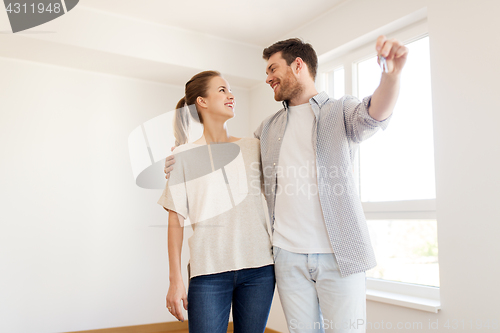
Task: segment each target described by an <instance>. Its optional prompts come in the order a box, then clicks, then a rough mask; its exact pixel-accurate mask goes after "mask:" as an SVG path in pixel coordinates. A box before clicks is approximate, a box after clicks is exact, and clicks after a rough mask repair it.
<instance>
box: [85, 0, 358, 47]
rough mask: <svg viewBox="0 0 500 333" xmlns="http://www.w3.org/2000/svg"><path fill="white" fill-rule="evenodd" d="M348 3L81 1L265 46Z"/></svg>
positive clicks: (291, 0) (324, 0) (314, 0)
mask: <svg viewBox="0 0 500 333" xmlns="http://www.w3.org/2000/svg"><path fill="white" fill-rule="evenodd" d="M346 1H348V0H307V1H304V0H286V1H283V0H252V1H248V0H209V1H206V0H194V1H193V0H191V1H190V0H187V1H182V0H140V1H139V0H82V1H80V3H79V4H78V5H79V6H84V7H87V8H90V9H95V10H100V11H105V12H108V13H112V14H117V15H123V16H127V17H130V18H135V19H140V20H145V21H148V22H154V23H158V24H163V25H168V26H175V27H178V28H182V29H188V30H192V31H197V32H202V33H206V34H209V35H214V36H218V37H222V38H226V39H230V40H234V41H240V42H243V43H248V44H253V45H258V46H261V47H265V46H268V45H269V44H272V43H273V42H275V41H277V40H279V39H280V38H282V37H283V36H284V35H286V34H287V33H289V32H291V31H293V30H295V29H297V28H299V27H300V26H302V25H304V24H306V23H309V22H310V21H312V20H314V19H315V18H316V17H318V16H319V15H321V14H323V13H325V12H326V11H328V10H330V9H332V8H334V7H336V6H337V5H338V4H340V3H342V2H346Z"/></svg>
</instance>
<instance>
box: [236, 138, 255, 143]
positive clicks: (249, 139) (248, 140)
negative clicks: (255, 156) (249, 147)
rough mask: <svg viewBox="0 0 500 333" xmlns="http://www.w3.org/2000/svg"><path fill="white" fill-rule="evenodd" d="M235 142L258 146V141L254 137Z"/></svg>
mask: <svg viewBox="0 0 500 333" xmlns="http://www.w3.org/2000/svg"><path fill="white" fill-rule="evenodd" d="M235 142H240V143H247V144H260V140H259V139H257V138H254V137H243V138H240V139H239V140H238V141H235Z"/></svg>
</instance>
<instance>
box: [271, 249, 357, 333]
mask: <svg viewBox="0 0 500 333" xmlns="http://www.w3.org/2000/svg"><path fill="white" fill-rule="evenodd" d="M273 252H274V268H275V273H276V283H277V287H278V293H279V295H280V300H281V305H282V306H283V310H284V312H285V317H286V321H287V325H288V329H289V330H290V332H293V333H295V332H300V333H303V332H307V333H310V332H315V333H316V332H336V333H340V332H342V333H344V332H365V329H366V274H365V272H361V273H357V274H352V275H349V276H346V277H341V276H340V271H339V267H338V264H337V260H336V259H335V256H334V255H333V253H313V254H301V253H293V252H289V251H286V250H284V249H281V248H279V247H276V246H275V247H273Z"/></svg>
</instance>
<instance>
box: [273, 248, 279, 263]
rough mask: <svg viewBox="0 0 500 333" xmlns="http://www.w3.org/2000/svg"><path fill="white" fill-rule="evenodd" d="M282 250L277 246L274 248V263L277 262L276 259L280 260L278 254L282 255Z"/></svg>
mask: <svg viewBox="0 0 500 333" xmlns="http://www.w3.org/2000/svg"><path fill="white" fill-rule="evenodd" d="M280 251H281V248H279V247H277V246H273V259H274V262H276V259H277V258H278V254H280Z"/></svg>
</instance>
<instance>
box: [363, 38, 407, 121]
mask: <svg viewBox="0 0 500 333" xmlns="http://www.w3.org/2000/svg"><path fill="white" fill-rule="evenodd" d="M376 49H377V53H378V54H379V55H382V56H383V57H385V59H386V62H387V67H388V68H387V69H388V71H387V73H382V78H381V80H380V84H379V86H378V88H377V89H376V90H375V92H374V93H373V95H372V98H371V102H370V106H369V108H368V113H369V114H370V117H372V118H373V119H375V120H378V121H382V120H384V119H387V118H388V117H389V116H390V115H391V114H392V111H393V110H394V106H395V105H396V101H397V100H398V94H399V84H400V77H401V71H402V69H403V67H404V65H405V63H406V59H407V56H408V48H407V47H406V46H404V45H403V44H401V43H400V42H399V41H398V40H396V39H390V40H388V39H387V38H386V37H385V36H380V37H379V38H377V44H376Z"/></svg>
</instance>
